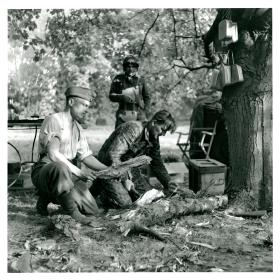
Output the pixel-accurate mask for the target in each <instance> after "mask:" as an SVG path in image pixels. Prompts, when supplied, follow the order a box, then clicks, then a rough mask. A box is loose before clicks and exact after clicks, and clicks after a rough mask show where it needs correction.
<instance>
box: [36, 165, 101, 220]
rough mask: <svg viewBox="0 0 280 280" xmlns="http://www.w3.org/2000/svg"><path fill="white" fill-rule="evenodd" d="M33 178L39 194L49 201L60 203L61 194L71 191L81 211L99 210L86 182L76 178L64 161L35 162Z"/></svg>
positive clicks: (87, 212) (93, 212)
mask: <svg viewBox="0 0 280 280" xmlns="http://www.w3.org/2000/svg"><path fill="white" fill-rule="evenodd" d="M31 179H32V183H33V184H34V186H35V187H36V189H37V191H38V194H39V196H41V197H43V198H44V199H45V200H46V201H48V202H52V203H55V204H60V202H59V201H60V199H59V198H60V196H61V195H63V194H65V193H71V196H72V199H73V200H74V201H75V203H76V204H77V206H78V208H79V210H80V211H81V212H83V213H85V214H93V215H94V214H96V213H97V212H99V211H98V207H97V205H96V202H95V199H94V198H93V196H92V195H91V193H90V192H89V190H88V186H87V185H86V183H85V182H82V181H81V180H79V179H78V178H75V176H73V175H72V173H71V171H70V169H69V168H68V166H67V165H66V164H64V163H62V162H50V163H43V162H37V163H35V164H34V166H33V168H32V173H31Z"/></svg>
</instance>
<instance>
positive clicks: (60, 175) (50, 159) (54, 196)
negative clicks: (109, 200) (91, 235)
mask: <svg viewBox="0 0 280 280" xmlns="http://www.w3.org/2000/svg"><path fill="white" fill-rule="evenodd" d="M65 95H66V108H65V110H64V111H63V112H59V113H56V114H53V115H50V116H48V117H46V118H45V120H44V122H43V124H42V127H41V130H40V136H39V150H38V151H39V160H38V161H37V162H36V163H35V164H34V165H33V168H32V174H31V178H32V182H33V184H34V186H35V187H36V189H37V191H38V194H39V199H38V201H37V204H36V208H37V211H38V213H39V214H41V215H48V211H47V206H48V204H49V203H50V202H52V203H55V204H60V205H61V206H62V208H63V210H65V212H66V214H68V215H70V216H72V218H74V219H75V220H76V221H78V222H81V223H89V222H90V221H91V219H90V218H89V217H87V216H85V215H83V214H82V213H81V212H80V211H82V212H84V214H91V215H95V214H98V213H100V210H99V209H98V207H97V205H96V202H95V200H94V198H93V197H92V195H91V194H90V192H89V190H88V187H87V186H86V183H85V182H86V181H92V180H94V179H95V178H94V175H93V170H96V171H97V170H103V169H106V168H107V166H106V165H104V164H102V163H101V162H99V161H98V160H97V159H96V158H95V157H93V156H92V152H91V150H90V149H89V146H88V143H87V139H86V136H85V134H84V131H83V128H82V127H81V123H83V122H84V119H85V116H86V112H87V110H88V108H89V105H90V102H91V101H92V97H91V91H90V90H89V89H86V88H82V87H70V88H68V89H67V91H66V93H65ZM76 161H79V162H83V163H84V164H85V165H86V166H87V167H88V168H89V169H91V171H88V170H83V169H80V168H78V167H77V166H76V164H75V163H76ZM77 204H78V205H77ZM78 206H79V207H78ZM79 210H80V211H79Z"/></svg>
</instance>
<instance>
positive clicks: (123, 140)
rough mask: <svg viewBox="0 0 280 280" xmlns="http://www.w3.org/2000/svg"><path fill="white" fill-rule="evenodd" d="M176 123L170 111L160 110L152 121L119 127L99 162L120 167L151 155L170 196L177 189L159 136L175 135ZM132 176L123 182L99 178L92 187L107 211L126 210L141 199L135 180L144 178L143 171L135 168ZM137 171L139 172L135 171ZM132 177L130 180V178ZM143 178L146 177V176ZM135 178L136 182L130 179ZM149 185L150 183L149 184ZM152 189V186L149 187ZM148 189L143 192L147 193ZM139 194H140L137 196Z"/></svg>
mask: <svg viewBox="0 0 280 280" xmlns="http://www.w3.org/2000/svg"><path fill="white" fill-rule="evenodd" d="M175 129H176V123H175V120H174V118H173V117H172V115H171V114H170V113H169V112H168V111H167V110H161V111H158V112H157V113H156V114H155V115H154V116H153V117H152V119H151V120H150V121H149V122H146V123H144V122H143V123H142V122H141V121H129V122H126V123H123V124H121V125H120V126H118V127H117V128H116V129H115V131H114V132H113V133H112V134H111V135H110V136H109V138H108V139H107V140H106V141H105V143H104V144H103V146H102V147H101V149H100V151H99V153H98V156H97V158H98V160H99V161H100V162H102V163H103V164H105V165H108V166H110V165H113V166H114V165H115V166H116V165H118V164H119V163H120V162H123V161H126V160H128V159H131V158H135V157H137V156H140V155H144V154H145V155H147V156H150V157H151V158H152V161H151V163H150V167H151V169H152V171H153V173H154V174H155V176H156V177H157V179H158V180H159V181H160V183H161V184H162V185H163V187H164V192H165V193H166V194H170V192H171V193H172V192H173V191H174V189H175V188H176V187H177V186H176V184H175V183H171V181H170V176H169V175H168V173H167V170H166V168H165V166H164V164H163V161H162V158H161V155H160V144H159V136H162V135H165V134H166V132H167V131H171V132H174V131H175ZM133 171H134V172H132V173H134V174H133V176H132V178H131V174H130V175H129V174H128V176H126V178H121V179H110V180H105V179H99V178H98V179H96V180H95V181H94V183H93V185H92V187H91V188H90V192H91V193H92V195H93V196H94V197H98V200H97V201H100V202H101V205H102V206H103V207H104V208H126V207H129V206H130V205H131V204H132V202H133V200H135V199H136V198H137V197H139V192H138V191H139V190H138V189H137V186H136V189H134V184H133V182H135V180H137V179H139V177H140V176H141V174H140V171H139V170H136V169H135V168H134V169H133ZM135 171H136V172H135ZM129 177H130V178H129ZM142 177H143V176H142ZM130 179H132V181H131V180H130ZM146 185H147V184H146ZM148 188H149V189H151V188H152V187H151V186H150V185H149V186H148ZM147 190H148V189H144V190H140V191H143V193H144V192H146V191H147ZM135 194H136V195H135Z"/></svg>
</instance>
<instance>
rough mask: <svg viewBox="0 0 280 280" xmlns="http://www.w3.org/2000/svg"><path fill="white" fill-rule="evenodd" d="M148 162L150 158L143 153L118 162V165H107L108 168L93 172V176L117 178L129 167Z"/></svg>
mask: <svg viewBox="0 0 280 280" xmlns="http://www.w3.org/2000/svg"><path fill="white" fill-rule="evenodd" d="M150 162H151V158H150V157H148V156H145V155H143V156H139V157H136V158H132V159H129V160H127V161H124V162H122V163H120V164H119V165H118V166H115V167H109V168H108V169H105V170H101V171H98V172H94V176H96V177H97V178H101V179H114V178H119V177H121V176H123V175H124V174H126V173H127V172H128V171H129V170H130V169H131V168H133V167H139V166H143V165H146V164H149V163H150Z"/></svg>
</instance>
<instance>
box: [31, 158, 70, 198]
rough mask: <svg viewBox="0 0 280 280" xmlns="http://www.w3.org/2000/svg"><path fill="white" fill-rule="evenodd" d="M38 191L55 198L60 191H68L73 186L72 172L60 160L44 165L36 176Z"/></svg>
mask: <svg viewBox="0 0 280 280" xmlns="http://www.w3.org/2000/svg"><path fill="white" fill-rule="evenodd" d="M36 187H37V188H38V190H39V195H40V193H43V194H46V193H47V194H49V195H50V196H51V197H52V198H56V197H57V196H59V195H60V194H62V193H69V192H70V191H71V189H72V188H73V187H74V184H73V181H72V173H71V171H70V169H69V168H68V166H67V165H66V164H64V163H62V162H51V163H48V164H46V165H44V166H43V167H42V168H41V170H40V172H39V176H38V180H37V186H36Z"/></svg>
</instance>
